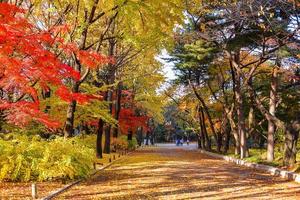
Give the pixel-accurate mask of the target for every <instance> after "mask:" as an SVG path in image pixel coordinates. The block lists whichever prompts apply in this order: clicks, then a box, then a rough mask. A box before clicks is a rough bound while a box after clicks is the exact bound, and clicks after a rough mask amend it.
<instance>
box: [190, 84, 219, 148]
mask: <svg viewBox="0 0 300 200" xmlns="http://www.w3.org/2000/svg"><path fill="white" fill-rule="evenodd" d="M189 85H190V87H191V88H192V89H193V92H194V94H195V96H196V97H197V99H198V100H199V101H200V103H201V105H202V107H203V109H202V110H204V111H205V114H206V116H207V119H208V122H209V126H210V129H211V131H212V134H213V136H214V138H215V141H216V143H217V145H219V144H218V136H217V133H216V130H215V127H214V123H213V121H212V118H211V116H210V113H209V109H208V107H207V105H206V103H205V101H204V99H203V98H202V96H201V95H200V94H199V93H198V92H197V90H196V88H195V86H194V85H193V84H192V83H191V81H189ZM218 148H220V147H218Z"/></svg>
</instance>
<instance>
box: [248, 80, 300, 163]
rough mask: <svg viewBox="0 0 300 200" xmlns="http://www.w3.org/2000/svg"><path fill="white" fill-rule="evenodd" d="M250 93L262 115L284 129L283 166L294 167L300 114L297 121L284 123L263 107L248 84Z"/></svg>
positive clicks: (299, 129)
mask: <svg viewBox="0 0 300 200" xmlns="http://www.w3.org/2000/svg"><path fill="white" fill-rule="evenodd" d="M248 91H249V92H250V93H251V94H252V95H253V96H254V97H255V103H256V105H257V108H258V109H259V111H260V112H261V114H262V115H263V116H264V117H265V118H266V119H267V120H268V121H269V120H271V121H272V122H273V123H274V124H275V125H276V127H278V128H280V129H282V130H283V131H284V133H285V148H284V158H283V164H284V165H285V166H292V165H294V164H295V161H296V146H297V140H298V137H299V131H300V113H299V112H298V115H297V119H296V120H294V121H292V122H291V123H289V124H286V123H284V122H283V121H281V120H280V119H278V118H277V117H276V116H274V115H271V113H270V112H269V111H268V110H267V109H266V108H265V107H264V106H263V104H262V102H261V100H260V99H259V98H258V97H257V96H256V94H255V91H254V89H253V88H252V87H251V85H249V84H248Z"/></svg>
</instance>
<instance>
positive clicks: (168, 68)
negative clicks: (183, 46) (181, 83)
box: [156, 49, 176, 81]
mask: <svg viewBox="0 0 300 200" xmlns="http://www.w3.org/2000/svg"><path fill="white" fill-rule="evenodd" d="M163 58H170V56H169V54H168V52H167V50H166V49H163V50H162V51H161V53H160V55H158V56H157V57H156V59H157V60H158V61H159V62H160V63H162V65H163V73H164V75H165V76H166V78H167V81H171V80H174V79H175V77H176V76H175V73H174V71H173V69H172V68H173V66H174V64H173V63H168V62H166V61H165V60H164V59H163Z"/></svg>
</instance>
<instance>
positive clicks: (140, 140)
mask: <svg viewBox="0 0 300 200" xmlns="http://www.w3.org/2000/svg"><path fill="white" fill-rule="evenodd" d="M136 135H137V142H138V145H139V146H142V143H143V127H139V128H138V129H137V133H136Z"/></svg>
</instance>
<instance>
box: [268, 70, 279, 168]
mask: <svg viewBox="0 0 300 200" xmlns="http://www.w3.org/2000/svg"><path fill="white" fill-rule="evenodd" d="M276 95H277V68H276V67H274V68H273V71H272V79H271V90H270V103H269V112H270V114H271V115H273V116H275V111H276ZM274 134H275V124H274V123H273V121H272V120H268V147H267V161H268V162H272V161H273V160H274Z"/></svg>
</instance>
